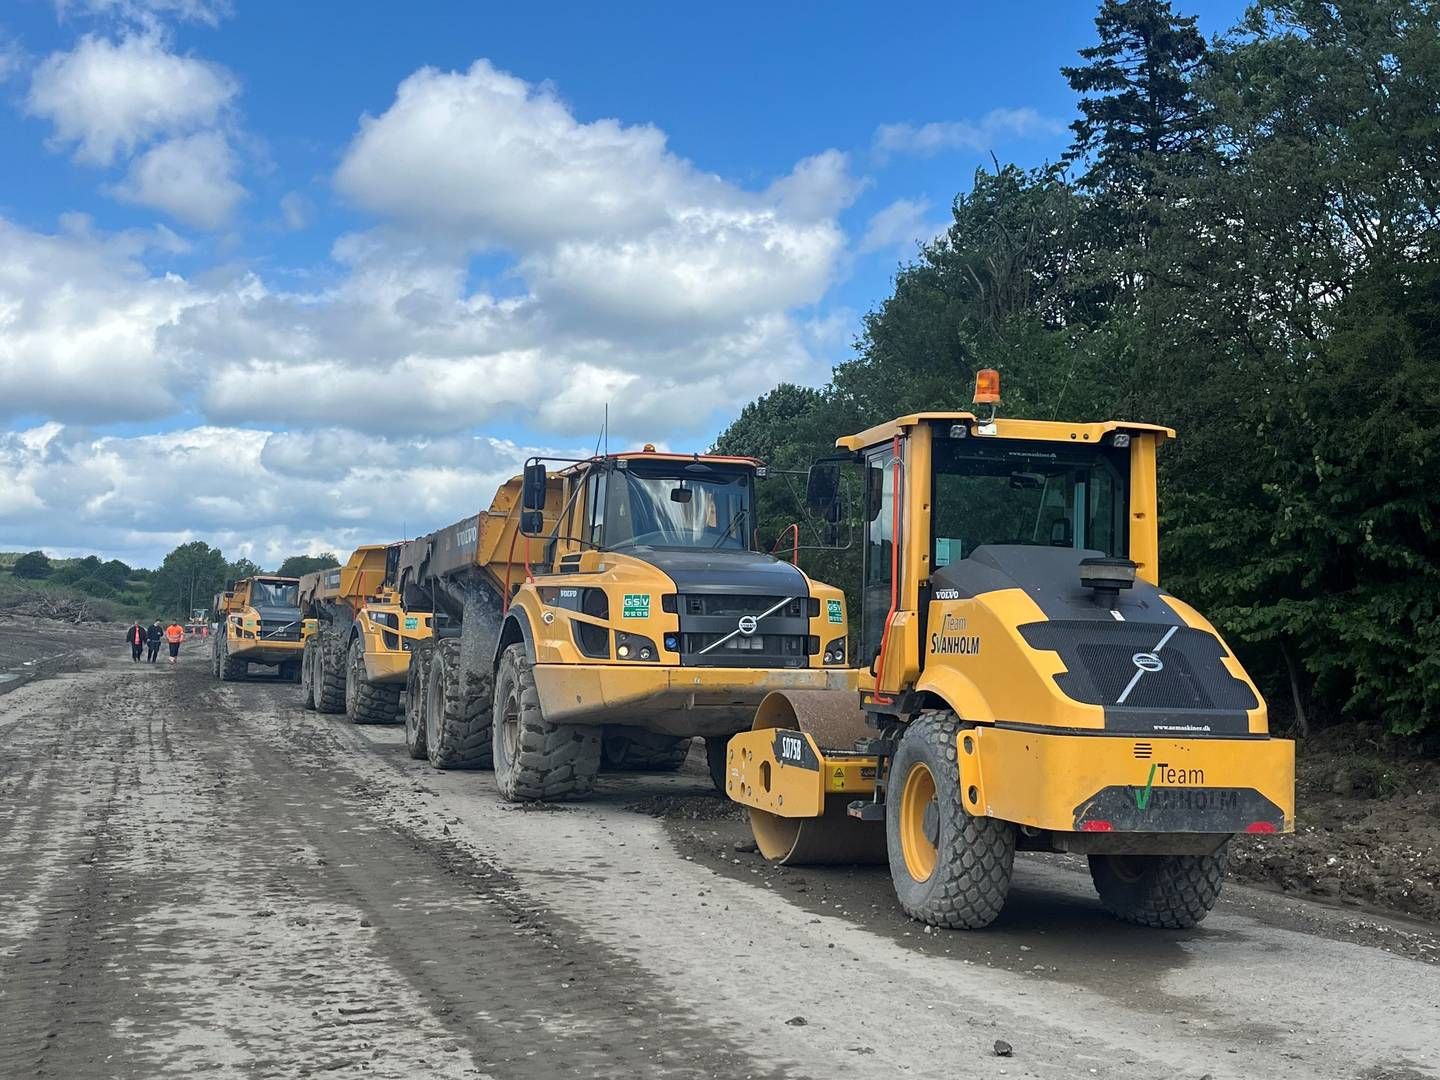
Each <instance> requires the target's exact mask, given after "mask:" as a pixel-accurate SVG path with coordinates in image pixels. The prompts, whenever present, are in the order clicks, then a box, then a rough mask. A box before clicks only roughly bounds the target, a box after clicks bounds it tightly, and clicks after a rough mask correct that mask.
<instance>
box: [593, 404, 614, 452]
mask: <svg viewBox="0 0 1440 1080" xmlns="http://www.w3.org/2000/svg"><path fill="white" fill-rule="evenodd" d="M602 446H603V447H604V448H605V456H606V457H609V456H610V403H609V402H608V401H607V402H606V403H605V418H604V420H603V421H602V422H601V424H600V434H599V435H596V436H595V452H594V453H593V454H591V455H590V456H591V457H599V456H600V448H601V447H602Z"/></svg>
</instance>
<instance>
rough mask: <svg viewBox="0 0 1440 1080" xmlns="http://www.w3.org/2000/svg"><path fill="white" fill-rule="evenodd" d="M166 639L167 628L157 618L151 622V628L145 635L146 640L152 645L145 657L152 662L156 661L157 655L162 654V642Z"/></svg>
mask: <svg viewBox="0 0 1440 1080" xmlns="http://www.w3.org/2000/svg"><path fill="white" fill-rule="evenodd" d="M164 640H165V628H164V627H163V626H161V625H160V620H159V619H156V620H155V621H154V622H152V623H151V624H150V630H149V632H148V633H147V634H146V635H145V642H146V644H147V645H149V646H150V649H149V651H148V652H147V653H146V654H145V659H146V660H149V661H150V663H152V664H153V663H155V657H157V656H159V655H160V642H162V641H164Z"/></svg>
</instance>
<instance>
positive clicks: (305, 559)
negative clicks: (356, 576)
mask: <svg viewBox="0 0 1440 1080" xmlns="http://www.w3.org/2000/svg"><path fill="white" fill-rule="evenodd" d="M339 565H340V560H339V559H337V558H336V557H335V553H334V552H333V551H326V552H322V553H321V554H319V555H291V556H290V557H289V558H288V559H286V560H285V561H284V562H282V563H281V564H280V569H279V570H277V571H275V573H276V574H277V575H279V576H280V577H300V576H301V575H303V574H310V573H314V572H315V571H316V570H329V569H332V568H333V567H336V566H339Z"/></svg>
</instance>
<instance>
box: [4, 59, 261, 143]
mask: <svg viewBox="0 0 1440 1080" xmlns="http://www.w3.org/2000/svg"><path fill="white" fill-rule="evenodd" d="M237 91H238V86H237V84H236V82H235V80H234V78H233V77H232V76H231V75H230V74H229V72H227V71H226V70H225V69H224V68H223V67H221V66H219V65H218V64H212V63H209V62H207V61H204V60H198V59H195V58H193V57H187V56H178V55H176V54H174V53H171V52H169V51H167V50H166V49H165V47H164V46H163V45H162V44H161V42H160V40H159V39H158V38H157V37H155V36H153V35H149V34H132V35H129V36H126V37H123V38H121V39H120V40H119V41H110V40H107V39H106V38H103V37H96V36H93V35H87V36H86V37H84V38H82V39H81V40H80V42H79V44H77V45H76V46H75V48H74V49H72V50H71V51H70V52H63V53H54V54H52V55H51V56H49V57H47V58H46V59H45V60H43V61H42V62H41V64H40V66H39V67H38V68H37V69H36V71H35V76H34V78H33V80H32V81H31V85H30V93H29V96H28V97H27V99H26V108H27V109H28V111H29V112H30V113H31V114H32V115H35V116H39V117H42V118H44V119H47V120H49V121H50V122H51V123H52V124H53V125H54V127H55V135H54V138H55V141H56V142H57V143H59V144H60V145H74V147H75V157H76V160H78V161H82V162H85V163H87V164H93V165H109V164H111V163H112V162H113V161H114V160H115V158H116V156H117V155H128V154H130V153H131V152H133V151H134V149H135V148H136V147H137V146H139V145H141V144H142V143H144V142H147V141H148V140H150V139H153V138H155V137H156V136H161V135H170V134H176V133H180V132H185V131H193V130H196V129H199V128H202V127H206V126H210V125H213V124H214V123H215V122H216V120H217V119H218V118H219V116H220V114H221V112H222V110H223V109H225V107H226V106H227V105H228V104H229V103H230V101H231V100H232V99H233V98H234V97H235V95H236V93H237Z"/></svg>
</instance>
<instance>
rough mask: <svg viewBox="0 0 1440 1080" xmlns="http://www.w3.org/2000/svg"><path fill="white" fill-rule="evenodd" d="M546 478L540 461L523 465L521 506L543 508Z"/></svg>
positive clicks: (529, 508) (533, 508)
mask: <svg viewBox="0 0 1440 1080" xmlns="http://www.w3.org/2000/svg"><path fill="white" fill-rule="evenodd" d="M546 480H547V478H546V475H545V466H544V465H542V464H540V462H538V461H536V462H532V463H531V464H529V465H526V466H525V480H524V484H523V487H524V492H523V494H522V496H521V500H522V501H521V506H522V507H523V508H524V509H526V510H544V509H545V489H546V486H547V483H546ZM527 531H528V530H527ZM537 531H538V530H537Z"/></svg>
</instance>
